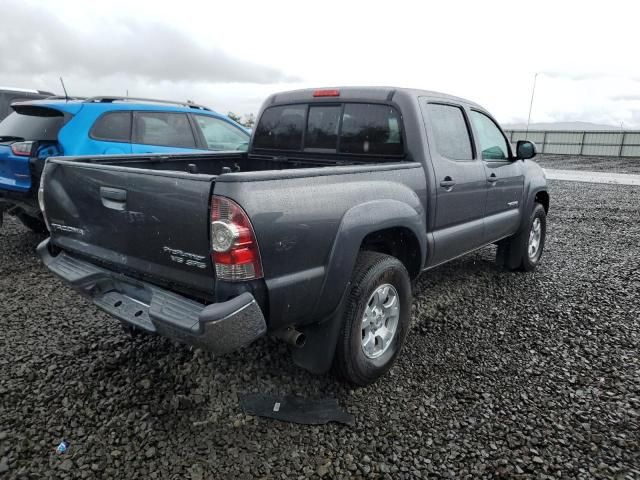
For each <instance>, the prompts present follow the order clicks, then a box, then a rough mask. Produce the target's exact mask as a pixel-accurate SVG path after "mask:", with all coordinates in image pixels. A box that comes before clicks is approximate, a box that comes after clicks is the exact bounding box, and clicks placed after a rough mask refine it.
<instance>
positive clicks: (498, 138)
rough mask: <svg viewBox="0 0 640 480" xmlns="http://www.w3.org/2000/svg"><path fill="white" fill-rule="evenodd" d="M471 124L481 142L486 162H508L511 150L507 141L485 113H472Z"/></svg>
mask: <svg viewBox="0 0 640 480" xmlns="http://www.w3.org/2000/svg"><path fill="white" fill-rule="evenodd" d="M471 122H473V127H474V128H475V130H476V132H478V140H479V142H480V150H481V151H482V158H483V159H484V160H507V159H508V158H509V148H508V147H507V140H506V139H505V138H504V135H502V132H501V131H500V129H499V128H498V126H497V125H496V124H495V123H494V122H493V120H491V119H490V118H489V117H488V116H486V115H485V114H484V113H480V112H476V111H475V110H472V111H471Z"/></svg>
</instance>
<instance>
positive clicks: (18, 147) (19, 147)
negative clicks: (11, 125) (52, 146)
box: [11, 142, 33, 157]
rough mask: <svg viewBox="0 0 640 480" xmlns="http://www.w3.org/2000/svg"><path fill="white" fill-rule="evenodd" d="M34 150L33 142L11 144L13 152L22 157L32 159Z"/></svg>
mask: <svg viewBox="0 0 640 480" xmlns="http://www.w3.org/2000/svg"><path fill="white" fill-rule="evenodd" d="M32 150H33V142H16V143H12V144H11V151H12V152H13V154H14V155H18V156H20V157H30V156H31V151H32Z"/></svg>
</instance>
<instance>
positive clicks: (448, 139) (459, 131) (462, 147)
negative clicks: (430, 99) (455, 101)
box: [426, 103, 473, 160]
mask: <svg viewBox="0 0 640 480" xmlns="http://www.w3.org/2000/svg"><path fill="white" fill-rule="evenodd" d="M426 114H427V117H428V118H427V122H428V124H429V125H431V129H432V130H433V137H434V138H433V141H434V143H435V149H436V151H437V152H438V153H439V154H440V155H442V156H443V157H446V158H449V159H451V160H471V159H472V158H473V150H472V148H471V139H470V138H469V129H468V128H467V122H466V121H465V119H464V114H463V113H462V109H461V108H460V107H455V106H452V105H443V104H439V103H429V104H427V108H426Z"/></svg>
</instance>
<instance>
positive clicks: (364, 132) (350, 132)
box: [340, 103, 404, 155]
mask: <svg viewBox="0 0 640 480" xmlns="http://www.w3.org/2000/svg"><path fill="white" fill-rule="evenodd" d="M403 150H404V149H403V146H402V135H401V132H400V118H399V116H398V113H397V111H396V109H395V108H393V107H390V106H388V105H372V104H368V103H361V104H360V103H350V104H349V103H348V104H346V105H345V106H344V116H343V118H342V131H341V133H340V152H341V153H362V154H370V155H402V152H403Z"/></svg>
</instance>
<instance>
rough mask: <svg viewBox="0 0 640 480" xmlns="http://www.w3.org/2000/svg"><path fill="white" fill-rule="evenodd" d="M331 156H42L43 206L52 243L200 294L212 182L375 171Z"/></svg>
mask: <svg viewBox="0 0 640 480" xmlns="http://www.w3.org/2000/svg"><path fill="white" fill-rule="evenodd" d="M337 163H338V162H337V161H331V160H325V159H317V160H314V159H288V158H274V157H266V156H250V155H247V154H246V153H243V152H238V153H235V152H230V153H229V152H220V153H210V154H182V155H176V154H172V155H166V154H152V155H133V156H131V155H130V156H125V155H115V156H94V157H60V158H50V159H49V160H48V161H47V168H46V170H45V176H46V184H47V187H46V188H45V189H44V192H43V200H44V211H45V214H46V218H47V220H48V222H49V229H50V231H51V242H52V245H55V246H56V247H58V248H61V249H63V250H66V251H69V252H71V253H73V254H76V255H80V256H82V257H84V258H87V259H90V260H91V261H92V262H94V263H97V264H100V265H103V266H105V267H106V268H110V269H113V270H116V271H120V272H124V273H126V274H128V275H130V276H133V277H135V278H139V279H141V280H148V279H152V280H153V281H154V282H155V283H157V284H159V285H167V286H171V288H173V289H174V290H176V291H180V292H182V293H186V294H189V295H192V296H193V297H195V298H201V299H205V300H206V299H211V298H212V295H213V292H214V291H215V285H216V275H215V271H214V268H213V266H212V262H211V259H210V252H211V248H210V238H209V234H208V232H209V230H210V222H211V220H210V207H211V198H212V195H213V192H214V185H215V184H216V183H217V184H218V185H221V184H227V185H229V183H228V181H237V180H241V181H244V180H256V178H255V177H256V176H266V177H273V176H278V177H281V178H284V177H287V178H300V177H304V176H317V175H319V174H322V173H325V174H330V173H334V174H338V173H340V174H342V173H350V172H349V171H350V170H352V169H358V170H367V169H368V168H372V169H375V168H383V167H381V166H379V165H377V166H372V165H371V164H369V166H366V164H364V162H362V164H363V165H356V166H336V164H337ZM388 165H389V168H392V165H397V163H396V164H388ZM327 167H329V168H327ZM284 170H286V174H283V173H282V172H283V171H284ZM295 185H296V187H297V185H298V184H297V183H296V184H295ZM293 186H294V184H288V183H287V185H284V186H283V187H278V188H284V189H285V190H286V189H287V188H292V187H293ZM309 187H310V184H307V189H308V188H309ZM245 188H247V187H245ZM248 188H249V189H250V190H251V193H250V194H249V195H250V197H251V198H253V197H256V198H255V200H256V201H258V202H264V201H266V200H267V197H266V196H265V195H264V194H263V193H260V191H259V188H260V187H259V186H257V185H256V184H254V186H251V187H248ZM227 191H228V190H226V189H222V190H221V194H222V195H225V194H226V195H231V196H232V195H233V194H231V193H224V192H227ZM247 201H248V200H247ZM280 208H281V207H280ZM253 220H254V221H258V220H261V219H260V218H258V219H255V218H254V219H253Z"/></svg>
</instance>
